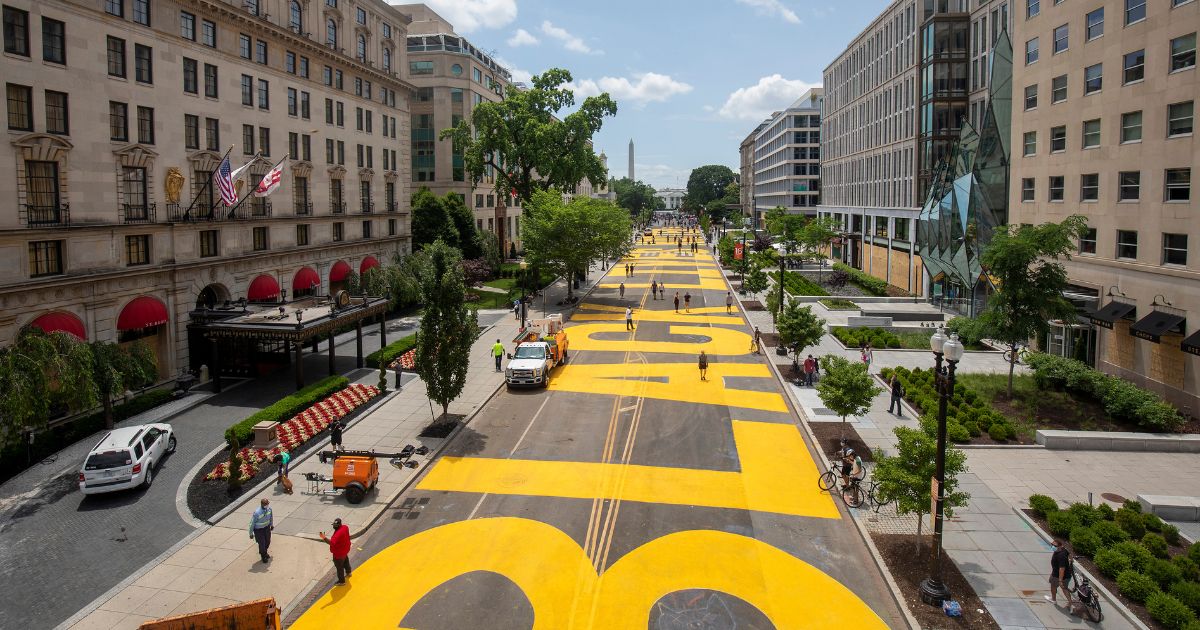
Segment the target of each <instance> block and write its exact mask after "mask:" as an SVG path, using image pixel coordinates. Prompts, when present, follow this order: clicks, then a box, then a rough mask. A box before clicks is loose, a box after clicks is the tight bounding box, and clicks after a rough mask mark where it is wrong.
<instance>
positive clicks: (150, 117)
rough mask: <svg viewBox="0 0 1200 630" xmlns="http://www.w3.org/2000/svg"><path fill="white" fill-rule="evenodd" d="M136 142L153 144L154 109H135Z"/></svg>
mask: <svg viewBox="0 0 1200 630" xmlns="http://www.w3.org/2000/svg"><path fill="white" fill-rule="evenodd" d="M137 117H138V120H137V125H138V142H141V143H142V144H154V108H153V107H141V106H139V107H138V108H137Z"/></svg>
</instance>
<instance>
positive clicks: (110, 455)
mask: <svg viewBox="0 0 1200 630" xmlns="http://www.w3.org/2000/svg"><path fill="white" fill-rule="evenodd" d="M174 452H175V435H174V432H173V431H172V429H171V425H169V424H142V425H138V426H134V427H122V428H120V429H113V430H112V431H109V432H108V433H107V434H106V435H105V436H104V437H103V438H102V439H101V440H100V443H98V444H96V446H95V447H93V448H92V451H91V452H90V453H88V456H87V459H85V460H84V462H83V470H81V471H79V491H80V492H82V493H84V494H99V493H101V492H112V491H114V490H125V489H128V488H135V487H137V486H144V487H147V488H149V487H150V484H151V483H152V482H153V480H154V467H155V466H157V465H158V464H159V463H160V462H162V459H163V457H164V456H166V454H167V453H174Z"/></svg>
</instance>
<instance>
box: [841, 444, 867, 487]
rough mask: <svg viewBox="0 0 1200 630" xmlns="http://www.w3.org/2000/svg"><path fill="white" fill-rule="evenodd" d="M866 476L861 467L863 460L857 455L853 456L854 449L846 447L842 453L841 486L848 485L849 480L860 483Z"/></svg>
mask: <svg viewBox="0 0 1200 630" xmlns="http://www.w3.org/2000/svg"><path fill="white" fill-rule="evenodd" d="M865 476H866V469H865V468H864V467H863V460H862V458H861V457H859V456H858V455H855V454H854V449H852V448H850V447H846V449H845V450H843V451H842V485H843V486H848V485H850V479H851V478H853V479H854V480H855V481H862V480H863V477H865Z"/></svg>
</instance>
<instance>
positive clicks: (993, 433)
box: [988, 422, 1008, 442]
mask: <svg viewBox="0 0 1200 630" xmlns="http://www.w3.org/2000/svg"><path fill="white" fill-rule="evenodd" d="M1004 425H1005V423H1004V422H996V423H993V424H992V425H991V426H989V427H988V436H989V437H991V438H992V439H993V440H996V441H997V442H1003V441H1005V440H1007V439H1008V428H1007V427H1005V426H1004Z"/></svg>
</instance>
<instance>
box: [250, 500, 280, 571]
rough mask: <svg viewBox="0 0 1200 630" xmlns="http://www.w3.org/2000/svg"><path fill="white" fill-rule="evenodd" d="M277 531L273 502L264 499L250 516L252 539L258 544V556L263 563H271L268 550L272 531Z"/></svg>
mask: <svg viewBox="0 0 1200 630" xmlns="http://www.w3.org/2000/svg"><path fill="white" fill-rule="evenodd" d="M273 529H275V516H274V515H273V514H271V502H270V501H268V500H266V499H263V500H262V503H261V504H260V505H259V507H258V509H257V510H254V514H253V515H251V516H250V538H251V539H252V540H254V541H255V542H257V543H258V555H259V556H260V557H261V558H262V561H263V563H267V562H270V561H271V556H270V554H268V553H267V550H269V549H270V548H271V530H273Z"/></svg>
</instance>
